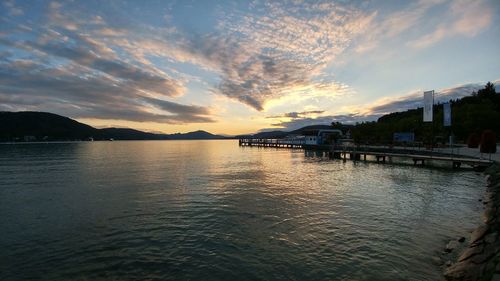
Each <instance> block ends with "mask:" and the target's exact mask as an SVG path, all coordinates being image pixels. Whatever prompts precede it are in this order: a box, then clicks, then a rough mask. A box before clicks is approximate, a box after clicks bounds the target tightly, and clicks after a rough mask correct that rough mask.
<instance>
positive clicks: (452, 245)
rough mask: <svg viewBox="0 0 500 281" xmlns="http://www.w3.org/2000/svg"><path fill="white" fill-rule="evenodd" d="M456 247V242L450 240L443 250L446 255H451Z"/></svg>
mask: <svg viewBox="0 0 500 281" xmlns="http://www.w3.org/2000/svg"><path fill="white" fill-rule="evenodd" d="M457 247H458V242H457V241H454V240H452V241H450V242H449V243H448V244H446V247H445V248H444V251H445V252H446V253H451V251H453V250H454V249H455V248H457Z"/></svg>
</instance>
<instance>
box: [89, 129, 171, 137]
mask: <svg viewBox="0 0 500 281" xmlns="http://www.w3.org/2000/svg"><path fill="white" fill-rule="evenodd" d="M98 138H102V139H116V140H168V139H170V138H169V137H168V135H165V134H154V133H147V132H143V131H139V130H134V129H128V128H104V129H100V130H99V135H98Z"/></svg>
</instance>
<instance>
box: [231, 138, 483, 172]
mask: <svg viewBox="0 0 500 281" xmlns="http://www.w3.org/2000/svg"><path fill="white" fill-rule="evenodd" d="M239 145H240V146H249V147H274V148H292V149H306V150H316V151H320V152H322V153H325V154H327V155H328V156H329V157H330V158H334V159H343V160H347V159H350V160H354V161H360V160H363V161H367V157H369V158H371V159H373V160H375V161H376V162H378V163H386V162H391V161H392V160H393V158H403V159H410V160H412V161H413V164H414V165H422V166H423V165H425V164H426V162H429V161H439V162H447V163H449V164H451V167H452V168H460V167H461V166H462V165H468V166H471V167H473V168H476V169H483V168H486V167H488V166H489V165H491V164H492V163H493V160H492V159H491V155H488V154H484V155H478V156H479V157H475V156H471V155H463V154H461V153H460V149H459V148H456V149H452V148H447V149H440V148H435V149H432V150H429V149H426V148H425V147H410V146H406V147H402V146H399V147H394V146H372V145H354V144H342V145H311V144H306V143H305V142H304V141H302V140H287V139H240V140H239ZM482 156H484V157H482Z"/></svg>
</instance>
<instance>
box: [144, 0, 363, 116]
mask: <svg viewBox="0 0 500 281" xmlns="http://www.w3.org/2000/svg"><path fill="white" fill-rule="evenodd" d="M242 13H243V12H241V11H238V10H235V11H232V12H228V13H225V14H224V16H222V17H221V18H220V19H219V22H218V25H217V28H218V30H217V31H216V32H212V33H208V34H204V35H199V34H193V35H192V36H188V35H186V34H176V36H177V37H175V38H176V40H174V41H175V43H174V44H173V46H171V47H168V48H170V49H174V51H173V52H169V53H170V54H171V55H172V56H173V57H174V59H176V60H180V61H185V60H188V61H191V62H193V63H195V64H199V65H202V66H203V67H206V68H207V69H211V70H214V71H216V72H217V73H218V74H219V75H220V82H219V83H218V84H217V85H215V87H214V89H213V92H214V93H216V94H220V95H224V96H227V97H229V98H231V99H234V100H237V101H239V102H241V103H243V104H246V105H248V106H250V107H251V108H254V109H256V110H258V111H262V110H264V109H265V106H266V104H267V103H268V102H269V101H271V100H274V101H276V100H279V99H280V98H282V97H285V96H289V95H293V94H297V93H300V95H304V96H311V97H314V96H317V95H323V96H326V95H328V96H330V97H335V96H336V95H338V94H339V89H342V90H343V89H344V88H343V87H339V84H340V83H338V82H336V81H335V79H333V77H331V76H329V75H327V74H326V73H324V72H323V70H324V69H325V67H326V66H327V65H328V64H329V63H330V62H331V61H332V60H333V59H334V58H335V57H336V56H337V55H338V54H340V53H341V52H342V51H343V50H344V49H345V48H346V47H347V46H348V45H349V43H350V40H351V38H352V36H353V34H356V33H357V32H359V31H360V30H361V29H362V28H361V27H360V22H361V21H362V19H363V18H364V15H363V14H362V13H361V12H360V11H358V10H356V9H352V8H347V7H345V6H342V5H340V4H332V3H323V4H321V5H320V4H311V3H307V2H305V3H295V4H293V3H288V4H287V5H285V4H281V3H265V4H262V5H260V4H255V3H254V5H253V6H252V11H251V12H250V13H246V14H245V15H244V16H242ZM149 42H150V43H151V41H149ZM157 45H158V44H157ZM149 46H152V45H151V44H149ZM163 48H167V47H165V46H163Z"/></svg>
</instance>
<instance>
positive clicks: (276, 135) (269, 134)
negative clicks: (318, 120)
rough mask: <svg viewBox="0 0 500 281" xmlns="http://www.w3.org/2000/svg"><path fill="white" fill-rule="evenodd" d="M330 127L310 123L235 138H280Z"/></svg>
mask: <svg viewBox="0 0 500 281" xmlns="http://www.w3.org/2000/svg"><path fill="white" fill-rule="evenodd" d="M344 127H345V126H343V128H342V130H343V131H344V130H345V128H344ZM328 129H332V126H330V125H310V126H305V127H303V128H300V129H297V130H293V131H279V130H278V131H269V132H260V133H256V134H253V135H239V136H236V137H235V138H237V139H282V138H284V137H286V136H288V135H301V134H303V133H304V132H305V131H309V130H328Z"/></svg>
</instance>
